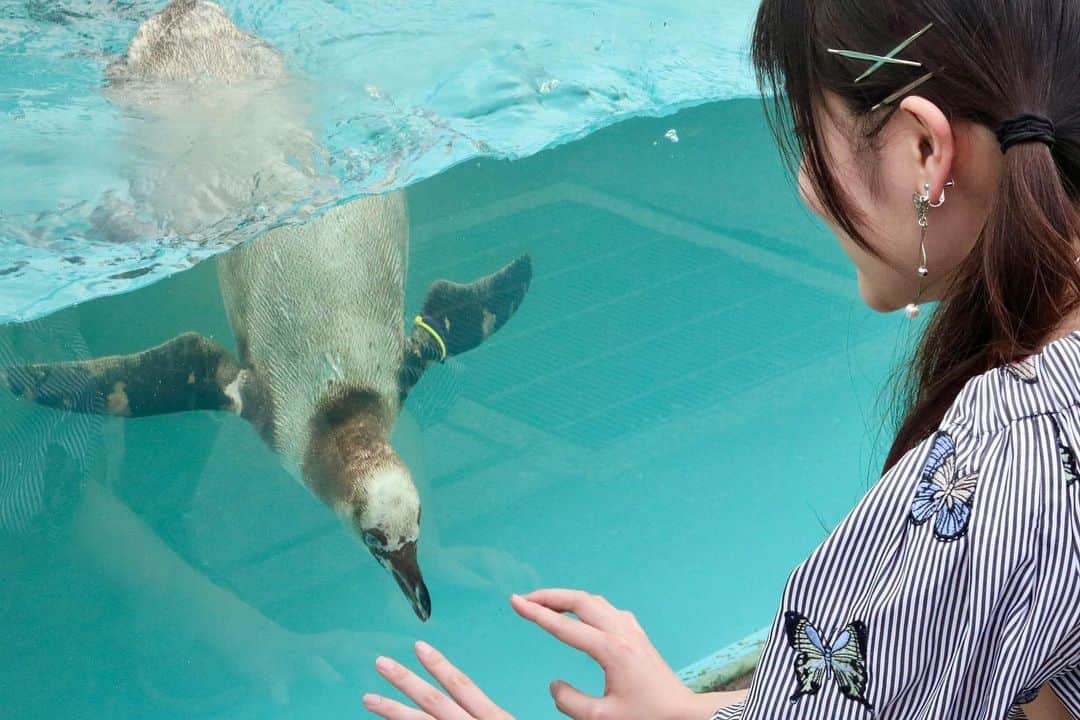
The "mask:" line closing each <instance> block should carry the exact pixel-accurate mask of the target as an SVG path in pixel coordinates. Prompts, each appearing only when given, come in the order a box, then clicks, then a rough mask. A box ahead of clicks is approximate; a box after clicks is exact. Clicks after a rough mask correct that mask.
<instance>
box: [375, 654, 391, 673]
mask: <svg viewBox="0 0 1080 720" xmlns="http://www.w3.org/2000/svg"><path fill="white" fill-rule="evenodd" d="M375 667H377V668H379V669H380V670H393V669H394V661H393V660H391V659H390V658H388V657H378V658H375Z"/></svg>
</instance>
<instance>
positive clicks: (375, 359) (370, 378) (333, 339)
mask: <svg viewBox="0 0 1080 720" xmlns="http://www.w3.org/2000/svg"><path fill="white" fill-rule="evenodd" d="M407 254H408V219H407V216H406V209H405V201H404V197H403V195H402V193H400V192H397V193H392V194H389V195H384V196H372V197H365V198H360V199H357V200H353V201H351V202H349V203H345V204H343V205H340V206H338V207H335V208H333V209H331V210H329V211H328V212H327V213H325V214H324V215H322V216H321V217H319V218H316V219H315V220H312V221H311V222H309V223H307V224H305V225H295V226H286V227H281V228H277V229H275V230H273V231H271V232H269V233H267V234H266V235H264V236H263V237H261V238H259V239H257V240H255V241H253V242H250V243H248V244H246V245H244V246H242V247H239V248H237V249H235V250H233V251H230V252H229V253H227V254H226V255H224V256H222V257H221V258H220V259H219V261H218V275H219V278H220V282H221V290H222V295H223V297H224V300H225V305H226V308H227V310H228V313H229V320H230V323H231V324H232V327H233V331H234V332H235V334H236V341H237V345H238V347H239V350H240V354H241V362H243V363H245V364H248V365H249V366H251V367H252V368H253V369H254V370H255V372H256V373H257V374H258V375H259V377H260V378H262V379H263V381H264V383H265V387H266V389H267V393H268V394H269V398H268V400H269V401H270V402H269V412H271V413H272V415H273V417H272V428H273V438H274V444H275V445H276V447H277V450H278V451H279V452H280V453H281V454H282V455H283V456H284V457H285V458H286V459H287V460H289V461H291V462H292V463H293V464H295V465H297V466H299V465H301V464H302V460H303V455H304V452H305V449H306V447H307V444H308V438H309V433H310V420H311V417H312V415H313V414H314V413H315V411H316V409H317V407H318V406H319V405H320V404H321V402H322V401H324V400H325V399H327V398H330V397H333V396H334V395H335V394H336V393H337V392H340V391H343V390H345V389H347V388H354V389H355V388H357V387H365V388H369V389H370V390H373V391H374V392H375V393H377V394H378V395H379V396H380V397H382V398H384V399H385V401H386V402H387V403H388V407H389V408H391V409H392V410H393V411H394V412H396V410H397V404H398V371H399V368H400V366H401V359H402V354H403V352H404V347H405V335H404V327H403V326H404V306H403V302H404V300H403V298H404V282H405V274H406V269H407Z"/></svg>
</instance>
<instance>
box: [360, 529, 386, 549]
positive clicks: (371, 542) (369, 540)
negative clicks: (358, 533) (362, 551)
mask: <svg viewBox="0 0 1080 720" xmlns="http://www.w3.org/2000/svg"><path fill="white" fill-rule="evenodd" d="M364 544H365V545H367V546H368V547H369V548H383V547H386V538H385V537H384V536H383V534H382V533H380V532H379V531H378V530H369V531H368V532H365V533H364Z"/></svg>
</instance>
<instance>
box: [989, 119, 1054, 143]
mask: <svg viewBox="0 0 1080 720" xmlns="http://www.w3.org/2000/svg"><path fill="white" fill-rule="evenodd" d="M996 133H997V139H998V142H999V143H1001V152H1006V151H1007V150H1008V149H1009V148H1011V147H1012V146H1013V145H1019V144H1020V143H1026V142H1041V143H1045V144H1047V145H1049V146H1050V147H1054V140H1055V135H1054V123H1053V121H1051V120H1050V118H1048V117H1045V116H1043V115H1033V114H1032V113H1023V114H1021V115H1017V116H1016V117H1014V118H1012V119H1010V120H1005V121H1003V122H1002V123H1001V124H1000V125H998V127H997V130H996Z"/></svg>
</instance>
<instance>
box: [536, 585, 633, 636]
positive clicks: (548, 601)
mask: <svg viewBox="0 0 1080 720" xmlns="http://www.w3.org/2000/svg"><path fill="white" fill-rule="evenodd" d="M525 598H526V599H527V600H530V601H532V602H534V603H539V604H540V605H543V606H544V607H547V608H550V609H552V610H554V611H555V612H571V613H574V614H575V615H577V616H578V617H579V618H581V619H582V621H583V622H586V623H588V624H589V625H592V626H593V627H595V628H597V629H599V630H606V631H608V632H612V631H615V630H618V629H619V628H620V627H621V624H622V621H623V619H624V617H623V614H622V613H621V612H620V611H619V610H617V609H616V608H615V607H614V606H613V605H612V604H611V603H609V602H608V601H607V600H606V599H604V598H602V597H600V596H599V595H593V594H592V593H587V592H584V591H583V590H565V589H562V588H548V589H545V590H536V591H534V592H531V593H529V594H527V595H526V596H525Z"/></svg>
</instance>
